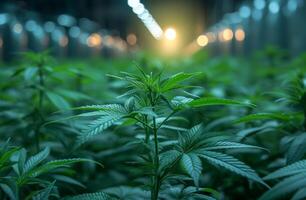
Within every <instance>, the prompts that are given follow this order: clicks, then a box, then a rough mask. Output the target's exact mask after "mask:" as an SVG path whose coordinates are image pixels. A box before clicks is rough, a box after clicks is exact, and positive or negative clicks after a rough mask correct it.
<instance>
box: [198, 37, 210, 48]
mask: <svg viewBox="0 0 306 200" xmlns="http://www.w3.org/2000/svg"><path fill="white" fill-rule="evenodd" d="M197 43H198V45H199V46H201V47H205V46H206V45H207V44H208V37H207V36H206V35H200V36H199V37H198V39H197Z"/></svg>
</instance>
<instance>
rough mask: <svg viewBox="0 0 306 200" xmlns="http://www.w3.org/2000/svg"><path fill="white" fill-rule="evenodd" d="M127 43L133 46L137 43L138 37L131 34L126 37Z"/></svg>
mask: <svg viewBox="0 0 306 200" xmlns="http://www.w3.org/2000/svg"><path fill="white" fill-rule="evenodd" d="M126 41H127V42H128V43H129V45H131V46H133V45H135V44H136V43H137V37H136V35H135V34H133V33H131V34H129V35H128V36H127V37H126Z"/></svg>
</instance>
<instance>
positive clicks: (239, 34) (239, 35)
mask: <svg viewBox="0 0 306 200" xmlns="http://www.w3.org/2000/svg"><path fill="white" fill-rule="evenodd" d="M235 38H236V40H237V41H239V42H241V41H243V40H244V38H245V33H244V30H243V29H241V28H239V29H237V30H236V31H235Z"/></svg>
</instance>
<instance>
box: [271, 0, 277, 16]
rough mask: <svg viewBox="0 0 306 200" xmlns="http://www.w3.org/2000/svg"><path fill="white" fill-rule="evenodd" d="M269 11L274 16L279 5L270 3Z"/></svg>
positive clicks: (274, 2)
mask: <svg viewBox="0 0 306 200" xmlns="http://www.w3.org/2000/svg"><path fill="white" fill-rule="evenodd" d="M269 11H270V12H271V13H273V14H276V13H278V12H279V4H278V2H276V1H271V2H270V4H269Z"/></svg>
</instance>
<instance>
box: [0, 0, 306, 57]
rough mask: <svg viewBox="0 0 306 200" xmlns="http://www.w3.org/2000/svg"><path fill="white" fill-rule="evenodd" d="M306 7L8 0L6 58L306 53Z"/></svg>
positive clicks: (3, 24)
mask: <svg viewBox="0 0 306 200" xmlns="http://www.w3.org/2000/svg"><path fill="white" fill-rule="evenodd" d="M305 20H306V5H305V1H304V0H188V1H186V0H154V1H153V0H151V1H149V0H141V1H140V0H65V1H63V0H1V2H0V58H1V60H4V61H8V60H12V59H14V57H15V55H16V52H20V51H26V50H32V51H42V50H45V49H47V50H49V51H50V52H51V54H52V55H54V56H56V57H64V58H65V57H69V58H76V57H77V58H86V57H94V56H99V57H100V56H102V57H106V58H108V57H114V56H125V55H130V54H133V53H135V52H139V51H145V52H150V53H153V54H156V55H159V56H165V57H171V56H181V55H184V56H187V57H188V56H190V55H192V54H194V53H195V52H198V51H207V52H209V53H210V55H213V56H218V55H240V56H247V55H250V54H251V53H252V52H254V51H257V50H260V49H263V48H265V47H266V46H268V45H273V46H277V47H279V48H281V49H286V50H287V51H288V53H289V54H290V55H291V56H295V55H298V54H300V53H301V52H303V51H304V50H305V49H306V42H305V38H306V28H305Z"/></svg>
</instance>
